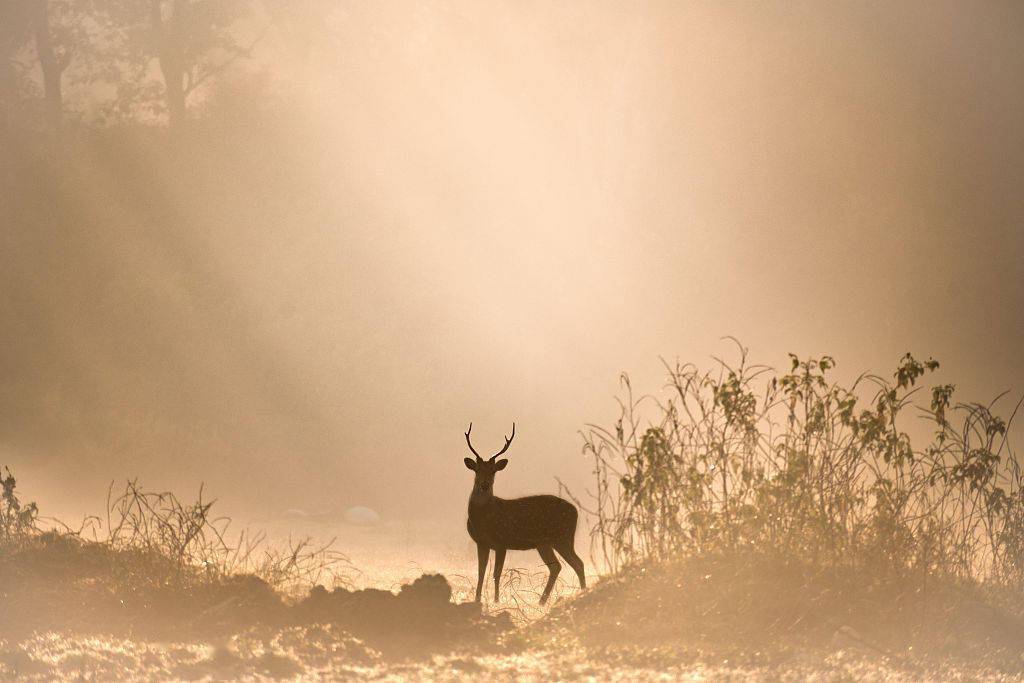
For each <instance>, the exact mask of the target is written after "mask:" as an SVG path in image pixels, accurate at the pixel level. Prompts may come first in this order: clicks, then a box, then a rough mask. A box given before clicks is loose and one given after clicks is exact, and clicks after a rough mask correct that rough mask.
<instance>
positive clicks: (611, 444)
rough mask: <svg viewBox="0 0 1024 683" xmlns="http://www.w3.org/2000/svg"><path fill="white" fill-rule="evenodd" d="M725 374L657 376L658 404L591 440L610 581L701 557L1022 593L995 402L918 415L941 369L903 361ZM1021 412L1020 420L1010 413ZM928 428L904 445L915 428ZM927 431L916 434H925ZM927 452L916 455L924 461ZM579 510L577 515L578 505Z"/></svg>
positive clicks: (1022, 482) (796, 365) (934, 403)
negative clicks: (760, 558) (886, 369)
mask: <svg viewBox="0 0 1024 683" xmlns="http://www.w3.org/2000/svg"><path fill="white" fill-rule="evenodd" d="M737 346H738V347H739V362H738V363H737V364H734V365H731V364H729V363H727V362H725V361H723V360H721V359H717V358H716V359H715V360H716V367H715V368H714V369H713V370H710V371H702V370H700V369H698V368H697V367H695V366H693V365H689V364H686V365H682V364H678V363H677V364H675V365H674V366H669V365H668V364H666V369H667V373H668V383H667V387H666V389H667V395H665V396H662V397H656V396H642V397H640V398H635V397H634V394H633V388H632V385H631V384H630V380H629V377H628V376H627V375H625V374H623V375H622V377H621V383H622V387H623V389H624V393H625V395H624V396H623V397H621V398H620V399H619V405H620V408H621V412H620V415H619V417H618V419H617V420H616V422H615V424H614V425H613V426H612V427H611V428H604V427H600V426H596V425H589V426H588V429H587V431H586V432H585V433H584V435H583V436H584V452H585V453H587V454H589V455H590V456H591V457H592V458H593V460H594V465H595V467H594V475H595V479H596V482H595V483H596V489H595V490H594V491H592V492H591V493H592V504H591V505H589V506H588V505H581V507H582V508H583V509H584V510H586V511H587V512H588V513H589V514H590V515H591V517H592V519H593V526H592V533H593V536H594V538H593V541H594V543H593V546H592V547H593V549H594V552H595V554H597V555H600V557H599V558H595V559H598V560H601V561H603V562H604V564H605V565H606V566H607V567H608V568H609V569H611V570H616V569H618V568H621V567H622V566H624V565H626V564H629V563H634V562H639V561H647V560H652V559H653V560H668V559H673V558H678V557H682V556H687V555H694V554H700V553H705V552H709V551H736V550H754V551H758V552H771V553H775V552H778V553H785V554H787V555H789V556H792V557H796V558H800V559H805V560H810V561H813V562H816V563H828V564H833V565H844V566H853V567H857V568H863V569H870V570H872V571H875V572H898V573H904V572H909V571H918V572H925V573H929V572H941V573H945V574H949V575H953V576H960V577H965V578H972V579H991V580H995V581H998V582H1003V583H1009V584H1014V585H1018V586H1020V585H1024V476H1022V472H1021V467H1020V465H1019V463H1018V461H1017V460H1016V458H1015V457H1014V455H1013V453H1012V450H1011V448H1010V445H1009V442H1008V438H1007V435H1008V428H1009V426H1010V423H1011V422H1012V419H1013V415H1014V414H1016V408H1015V409H1014V410H1013V412H1012V414H1011V416H1010V417H1009V418H1008V419H1003V418H1002V417H1000V416H998V415H997V414H996V413H995V412H993V410H994V406H995V403H996V402H995V401H993V402H992V403H990V404H987V405H983V404H978V403H954V402H953V394H954V386H953V385H951V384H943V385H936V386H933V387H931V388H930V392H929V393H928V394H925V395H926V396H928V397H929V401H928V403H927V405H923V406H922V405H918V404H917V403H915V402H914V399H915V398H916V397H917V396H919V395H920V394H921V392H922V389H923V388H924V387H923V384H924V378H925V377H926V376H927V375H928V374H929V373H931V372H932V371H934V370H936V369H937V368H938V367H939V363H938V362H937V361H935V360H932V359H929V360H927V361H925V362H922V361H919V360H918V359H916V358H915V357H914V356H912V355H911V354H909V353H908V354H906V355H905V356H904V357H903V358H902V359H900V361H899V364H898V366H897V368H896V371H895V372H894V373H893V376H892V379H891V380H890V379H886V378H883V377H880V376H877V375H872V374H864V375H861V376H860V377H858V378H857V380H856V381H854V382H853V383H852V384H851V385H850V386H843V385H841V384H839V383H837V382H836V381H833V380H832V379H831V377H830V375H831V373H832V371H833V369H834V368H835V364H836V363H835V360H834V359H833V358H831V357H829V356H824V357H821V358H809V359H800V358H798V357H797V356H795V355H792V354H791V355H790V367H789V371H788V372H784V373H780V372H777V371H775V370H773V369H771V368H769V367H766V366H759V365H751V364H750V363H749V362H748V352H747V349H745V348H743V347H742V346H741V345H739V344H738V343H737ZM1019 407H1020V403H1018V404H1017V408H1019ZM911 412H917V413H918V414H919V415H920V416H922V417H924V418H926V420H927V422H928V423H930V425H931V428H930V431H931V432H932V433H931V435H930V438H929V437H928V436H927V431H929V430H922V429H917V430H914V431H913V435H914V438H912V436H911V433H910V432H908V431H906V430H905V427H906V425H905V424H904V423H905V419H906V416H907V414H908V413H911ZM919 425H920V423H919ZM922 443H923V445H921V444H922ZM577 502H578V503H579V501H577Z"/></svg>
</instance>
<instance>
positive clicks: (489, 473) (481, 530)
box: [463, 422, 587, 605]
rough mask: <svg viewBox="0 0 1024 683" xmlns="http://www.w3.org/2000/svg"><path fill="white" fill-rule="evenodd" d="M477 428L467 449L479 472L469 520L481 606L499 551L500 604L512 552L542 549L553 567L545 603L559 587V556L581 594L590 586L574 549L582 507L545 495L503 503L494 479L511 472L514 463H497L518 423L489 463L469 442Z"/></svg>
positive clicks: (469, 463)
mask: <svg viewBox="0 0 1024 683" xmlns="http://www.w3.org/2000/svg"><path fill="white" fill-rule="evenodd" d="M472 431H473V423H472V422H470V423H469V429H467V430H466V445H467V446H469V450H470V451H471V452H472V453H473V455H474V456H476V459H473V458H465V460H464V461H463V462H465V463H466V467H467V468H469V469H470V470H472V471H473V473H474V477H473V492H472V493H471V494H470V496H469V516H468V519H467V520H466V530H467V531H468V532H469V536H470V538H472V539H473V541H474V542H475V543H476V555H477V564H478V571H477V582H476V602H477V603H479V602H480V594H481V592H482V590H483V585H484V578H485V576H486V575H487V560H488V559H489V557H490V552H491V550H493V551H494V600H495V601H497V600H498V599H499V592H500V590H501V570H502V568H503V567H504V565H505V553H506V551H508V550H536V551H537V552H538V553H540V557H541V559H542V560H544V564H546V565H547V567H548V572H549V574H548V582H547V585H546V586H544V593H543V594H542V595H541V596H540V604H541V605H543V604H545V603H546V602H547V601H548V597H549V596H550V595H551V589H552V588H554V586H555V580H556V579H557V578H558V573H559V572H560V571H561V570H562V564H561V563H560V562H559V561H558V558H557V557H556V556H555V553H556V552H557V553H558V554H559V555H561V556H562V558H563V559H565V561H566V562H568V563H569V566H570V567H572V568H573V570H574V571H575V572H576V576H578V577H579V580H580V590H585V589H586V587H587V577H586V574H585V573H584V571H583V560H581V559H580V557H579V555H577V554H576V550H575V548H574V547H573V546H574V544H575V541H576V521H577V519H578V517H579V513H578V511H577V510H576V506H575V505H573V504H572V503H570V502H569V501H567V500H565V499H563V498H559V497H558V496H551V495H539V496H526V497H525V498H508V499H506V498H499V497H497V496H496V495H494V475H495V474H497V473H498V472H500V471H502V470H503V469H505V466H506V465H508V460H506V459H502V460H498V459H497V458H498V457H499V456H501V455H504V453H505V451H507V450H508V447H509V446H511V445H512V439H514V438H515V437H516V425H515V422H513V423H512V436H506V437H505V446H504V447H503V448H502V449H501V450H500V451H498V452H497V453H495V454H494V455H492V456H491V457H490V458H488V459H487V460H484V459H483V458H481V457H480V454H479V453H477V451H476V449H475V448H473V442H472V440H471V439H470V437H469V434H470V432H472Z"/></svg>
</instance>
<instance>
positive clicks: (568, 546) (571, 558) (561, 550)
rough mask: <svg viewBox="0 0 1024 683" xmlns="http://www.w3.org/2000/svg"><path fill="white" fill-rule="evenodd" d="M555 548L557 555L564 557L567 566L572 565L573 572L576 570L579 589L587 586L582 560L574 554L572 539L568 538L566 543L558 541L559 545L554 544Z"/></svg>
mask: <svg viewBox="0 0 1024 683" xmlns="http://www.w3.org/2000/svg"><path fill="white" fill-rule="evenodd" d="M555 550H557V551H558V554H559V555H561V556H562V557H564V558H565V561H566V562H568V563H569V566H570V567H572V569H573V571H574V572H576V576H577V577H579V580H580V590H583V589H585V588H586V587H587V575H586V573H585V572H584V571H583V560H581V559H580V556H579V555H577V554H576V550H575V548H573V542H572V540H571V539H570V540H569V542H568V543H560V544H559V545H556V546H555Z"/></svg>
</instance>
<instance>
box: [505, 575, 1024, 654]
mask: <svg viewBox="0 0 1024 683" xmlns="http://www.w3.org/2000/svg"><path fill="white" fill-rule="evenodd" d="M1021 605H1022V602H1021V600H1020V595H1019V594H1018V595H1016V596H1011V595H1002V596H997V595H995V594H993V593H991V592H986V589H984V588H983V587H979V586H977V585H973V584H967V583H960V582H957V581H955V580H952V579H943V580H939V579H936V578H934V577H932V578H929V579H928V580H927V581H925V582H922V581H921V579H920V577H914V578H910V577H904V578H900V577H893V576H889V577H870V576H865V575H863V573H855V572H852V571H850V572H847V571H843V570H839V569H834V568H833V569H829V570H824V569H821V568H815V567H812V566H810V565H808V564H805V563H799V562H794V561H789V560H787V559H785V558H779V557H767V556H763V555H733V556H725V555H722V556H705V557H697V558H690V559H688V560H685V561H680V562H677V563H671V564H664V565H660V566H653V567H650V568H642V567H637V568H632V569H630V570H628V571H625V572H622V573H621V574H620V575H618V576H616V577H612V578H609V579H607V580H605V581H602V582H600V583H599V584H598V585H597V586H595V587H594V588H593V589H592V590H590V591H588V592H587V593H585V594H583V595H582V596H580V597H579V598H578V599H576V600H572V601H570V602H568V603H565V604H564V605H561V606H559V607H558V608H556V609H555V610H553V611H552V613H551V614H550V616H549V618H548V619H546V620H544V621H542V622H539V623H537V624H534V625H532V626H530V627H528V628H527V629H525V630H524V631H523V633H522V636H521V637H522V638H523V642H524V644H525V645H532V644H540V643H541V642H548V643H550V642H552V641H558V640H559V639H563V640H566V641H572V642H575V643H578V644H580V645H583V646H584V647H586V648H587V649H588V650H590V651H591V652H592V653H594V654H595V655H599V656H606V657H610V658H622V657H626V658H629V659H636V658H637V657H639V658H641V659H643V658H650V657H654V658H655V659H656V660H659V661H665V660H666V658H668V659H674V660H676V661H679V660H683V661H716V662H721V661H723V660H728V661H730V662H732V663H739V662H744V663H748V664H751V665H763V664H770V663H773V662H784V661H789V660H792V659H793V658H794V657H800V656H805V655H806V654H807V653H813V655H814V656H828V655H829V654H830V653H834V652H836V651H838V650H846V651H855V652H857V653H859V654H862V655H864V656H868V657H874V658H878V659H885V660H887V661H889V662H891V663H893V664H895V665H898V666H904V667H907V668H911V669H913V668H915V667H919V666H929V665H930V663H934V662H938V661H950V660H956V661H960V662H964V663H969V664H971V665H972V666H978V665H984V666H988V667H994V668H997V669H999V670H1002V671H1007V672H1014V673H1016V672H1024V658H1022V655H1021V652H1022V651H1024V618H1022V616H1021V614H1020V613H1019V610H1020V609H1021ZM601 653H603V655H602V654H601Z"/></svg>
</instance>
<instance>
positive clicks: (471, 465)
mask: <svg viewBox="0 0 1024 683" xmlns="http://www.w3.org/2000/svg"><path fill="white" fill-rule="evenodd" d="M462 462H464V463H466V467H468V468H469V469H471V470H473V471H474V472H476V463H475V462H473V459H472V458H463V459H462Z"/></svg>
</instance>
